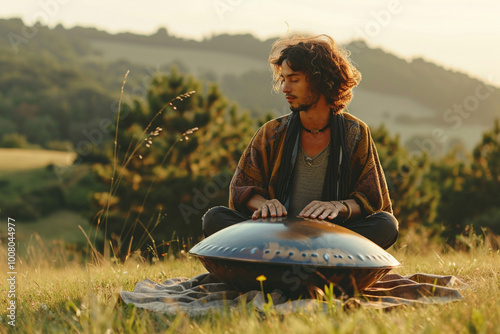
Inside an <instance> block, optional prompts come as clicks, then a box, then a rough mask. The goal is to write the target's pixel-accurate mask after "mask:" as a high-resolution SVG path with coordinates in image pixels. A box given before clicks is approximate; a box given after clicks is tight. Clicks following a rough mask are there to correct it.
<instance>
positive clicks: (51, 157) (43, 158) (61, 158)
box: [0, 148, 76, 173]
mask: <svg viewBox="0 0 500 334" xmlns="http://www.w3.org/2000/svg"><path fill="white" fill-rule="evenodd" d="M0 157H1V158H0V173H6V172H7V173H8V172H11V171H18V170H26V169H35V168H40V167H45V166H47V165H49V164H55V165H61V166H71V164H72V163H73V161H74V160H75V158H76V154H75V153H73V152H60V151H49V150H27V149H16V148H0Z"/></svg>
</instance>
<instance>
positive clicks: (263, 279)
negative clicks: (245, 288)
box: [256, 275, 267, 282]
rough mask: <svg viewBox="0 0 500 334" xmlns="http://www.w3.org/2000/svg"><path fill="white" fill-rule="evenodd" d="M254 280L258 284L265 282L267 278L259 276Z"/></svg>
mask: <svg viewBox="0 0 500 334" xmlns="http://www.w3.org/2000/svg"><path fill="white" fill-rule="evenodd" d="M256 280H257V281H259V282H264V281H265V280H267V277H266V276H264V275H260V276H259V277H257V278H256Z"/></svg>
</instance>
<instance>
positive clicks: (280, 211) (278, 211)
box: [252, 199, 287, 219]
mask: <svg viewBox="0 0 500 334" xmlns="http://www.w3.org/2000/svg"><path fill="white" fill-rule="evenodd" d="M286 215H287V212H286V208H285V206H284V205H283V204H281V203H280V201H278V200H277V199H271V200H265V201H264V202H263V203H261V204H260V206H259V207H258V208H257V210H255V211H254V213H253V214H252V219H258V218H261V217H262V218H267V217H282V216H286Z"/></svg>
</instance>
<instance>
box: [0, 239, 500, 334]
mask: <svg viewBox="0 0 500 334" xmlns="http://www.w3.org/2000/svg"><path fill="white" fill-rule="evenodd" d="M419 237H420V239H419ZM415 241H418V242H419V243H418V244H416V245H415ZM464 243H465V244H468V245H469V246H470V247H471V248H470V250H469V251H468V252H464V251H454V250H451V249H449V248H446V247H443V246H440V245H437V244H430V243H428V242H427V240H426V239H425V238H422V236H416V235H410V234H409V235H407V236H403V238H402V240H400V241H399V242H398V243H397V245H396V247H394V248H393V249H391V250H390V252H391V253H392V254H393V255H394V256H395V257H396V258H397V259H398V260H399V261H400V262H401V263H402V267H400V268H398V269H395V270H394V272H396V273H400V274H402V275H409V274H413V273H417V272H425V273H430V274H437V275H455V276H457V277H458V278H460V279H461V280H463V281H464V282H465V283H467V287H466V288H464V289H462V290H461V293H462V295H463V296H464V298H465V301H462V302H455V303H450V304H443V305H424V306H407V307H401V308H396V309H392V310H390V311H377V310H373V309H362V308H361V309H357V310H350V311H346V310H342V309H334V310H333V312H331V313H321V312H319V313H317V312H316V313H315V312H310V311H305V310H304V311H298V312H295V313H292V314H288V315H277V314H275V313H273V311H272V310H271V311H270V312H269V313H267V314H262V313H261V312H259V311H257V310H255V309H253V308H251V307H248V308H238V309H231V310H227V311H225V312H223V313H217V314H213V315H206V316H201V317H195V318H192V317H188V316H187V315H186V314H183V313H179V314H178V315H177V316H166V315H163V314H159V313H155V312H151V311H146V310H143V309H140V308H137V307H135V306H131V305H125V304H123V303H122V302H120V300H119V297H118V296H119V292H120V291H121V290H122V289H124V290H133V287H134V285H135V283H136V282H137V281H140V280H144V279H146V278H149V279H151V280H153V281H156V282H162V281H163V280H165V279H166V278H172V277H179V276H184V277H192V276H194V275H197V274H200V273H203V272H205V271H206V270H205V269H204V268H203V267H202V266H201V264H200V263H199V262H197V260H195V259H188V258H182V259H173V258H169V259H163V260H160V261H159V262H157V263H155V264H146V263H144V262H142V261H140V259H139V258H135V259H132V260H129V261H127V262H126V263H125V264H117V263H113V264H111V263H110V262H107V263H105V264H101V265H95V264H91V263H89V264H87V265H86V266H82V265H77V264H76V262H74V261H73V260H71V259H70V258H69V253H67V251H66V250H62V249H59V250H58V247H60V246H58V245H53V244H52V245H47V244H44V243H43V241H42V240H40V239H36V240H33V241H32V242H30V243H24V242H23V243H19V246H18V247H25V248H26V249H27V252H26V254H27V256H26V257H25V258H24V259H23V260H22V261H21V260H18V262H19V263H18V267H19V268H18V274H17V277H16V279H17V281H16V286H17V291H16V296H17V303H18V304H17V306H18V308H17V311H16V320H15V321H16V322H15V324H16V327H15V328H13V327H11V326H9V325H8V324H7V321H8V318H6V311H5V310H6V307H7V298H2V299H1V301H0V309H1V310H2V311H0V315H1V318H2V319H1V321H0V331H1V332H4V333H5V332H20V333H52V332H74V333H146V332H149V333H157V332H167V333H178V332H180V333H241V332H244V333H263V332H264V333H500V307H499V306H500V304H499V303H500V302H499V300H500V253H499V251H495V250H493V249H492V248H491V247H490V246H489V244H487V243H485V242H482V241H481V240H479V239H478V238H477V237H474V236H472V237H468V238H466V239H464ZM0 261H1V263H2V266H4V264H5V263H6V262H7V259H6V254H5V248H2V254H1V255H0ZM88 262H89V261H88ZM3 268H5V267H3ZM5 273H6V270H5V269H3V270H2V272H1V280H0V282H1V283H0V284H1V285H0V287H1V291H0V295H2V296H7V293H8V291H7V290H8V287H7V284H6V278H5Z"/></svg>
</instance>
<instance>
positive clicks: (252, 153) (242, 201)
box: [229, 113, 392, 215]
mask: <svg viewBox="0 0 500 334" xmlns="http://www.w3.org/2000/svg"><path fill="white" fill-rule="evenodd" d="M290 116H291V114H287V115H285V116H282V117H280V118H277V119H274V120H271V121H269V122H267V123H266V124H264V125H263V126H262V127H261V128H260V129H259V130H258V131H257V132H256V133H255V135H254V137H253V138H252V140H251V142H250V144H249V145H248V147H247V148H246V149H245V151H244V152H243V155H242V156H241V159H240V161H239V163H238V167H237V168H236V171H235V174H234V176H233V179H232V180H231V185H230V189H229V207H230V208H231V209H233V210H236V211H239V212H243V213H247V214H251V212H250V211H249V209H248V208H247V207H246V203H247V202H248V200H249V199H250V198H251V197H252V196H253V195H255V194H259V195H261V196H263V197H264V198H268V199H273V198H275V197H276V183H277V179H278V172H279V169H280V164H281V155H282V151H283V146H284V142H285V135H286V130H287V124H288V122H289V119H290ZM342 116H343V117H344V126H345V131H344V133H345V138H344V143H345V151H347V152H343V154H344V158H347V159H348V161H349V178H348V189H349V191H348V193H349V198H352V199H355V200H356V201H357V202H358V204H360V205H361V207H362V209H364V211H365V212H366V214H368V215H369V214H372V213H374V212H378V211H386V212H389V213H392V204H391V200H390V197H389V191H388V188H387V183H386V180H385V176H384V172H383V170H382V166H381V164H380V161H379V158H378V154H377V149H376V147H375V144H374V142H373V140H372V138H371V134H370V129H369V128H368V126H367V125H366V124H365V123H363V122H362V121H361V120H360V119H358V118H356V117H354V116H353V115H351V114H348V113H342Z"/></svg>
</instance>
